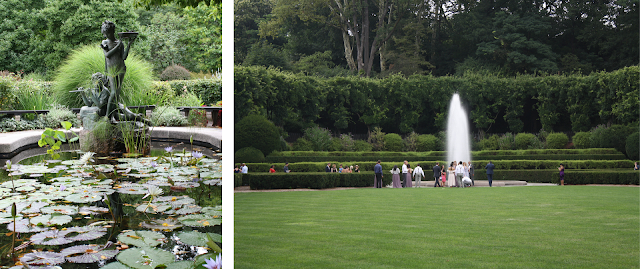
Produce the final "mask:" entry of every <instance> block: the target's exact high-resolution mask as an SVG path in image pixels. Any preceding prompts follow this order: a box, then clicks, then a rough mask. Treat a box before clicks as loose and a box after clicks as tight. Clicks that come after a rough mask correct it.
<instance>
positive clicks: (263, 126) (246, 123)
mask: <svg viewBox="0 0 640 269" xmlns="http://www.w3.org/2000/svg"><path fill="white" fill-rule="evenodd" d="M234 132H235V134H234V138H235V139H234V140H235V142H234V147H235V148H237V149H239V148H244V147H254V148H257V149H259V150H260V151H262V153H263V154H264V155H265V156H267V155H269V153H271V152H272V151H274V150H277V149H279V148H280V133H279V132H278V128H277V127H276V126H275V125H274V124H273V123H272V122H271V121H269V120H268V119H267V118H265V117H264V116H261V115H249V116H246V117H244V118H243V119H241V120H240V121H239V122H238V123H236V124H235V126H234Z"/></svg>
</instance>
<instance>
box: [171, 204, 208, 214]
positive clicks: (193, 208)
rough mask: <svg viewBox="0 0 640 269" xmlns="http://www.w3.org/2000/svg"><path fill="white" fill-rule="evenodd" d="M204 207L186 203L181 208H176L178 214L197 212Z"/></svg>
mask: <svg viewBox="0 0 640 269" xmlns="http://www.w3.org/2000/svg"><path fill="white" fill-rule="evenodd" d="M201 209H202V207H200V206H197V205H185V206H183V207H182V208H181V209H179V210H176V214H181V215H183V214H193V213H197V212H200V210H201Z"/></svg>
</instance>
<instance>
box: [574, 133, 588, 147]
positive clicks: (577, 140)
mask: <svg viewBox="0 0 640 269" xmlns="http://www.w3.org/2000/svg"><path fill="white" fill-rule="evenodd" d="M572 140H573V145H574V146H575V147H576V148H577V149H588V148H589V147H591V133H590V132H578V133H576V134H575V135H573V138H572Z"/></svg>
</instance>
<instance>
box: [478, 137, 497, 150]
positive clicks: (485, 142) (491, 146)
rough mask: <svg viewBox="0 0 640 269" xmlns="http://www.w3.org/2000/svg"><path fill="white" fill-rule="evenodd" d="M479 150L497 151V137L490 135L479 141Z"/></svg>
mask: <svg viewBox="0 0 640 269" xmlns="http://www.w3.org/2000/svg"><path fill="white" fill-rule="evenodd" d="M480 148H481V149H482V150H496V149H498V135H492V136H490V137H487V138H484V139H482V140H480Z"/></svg>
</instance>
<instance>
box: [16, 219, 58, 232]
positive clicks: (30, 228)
mask: <svg viewBox="0 0 640 269" xmlns="http://www.w3.org/2000/svg"><path fill="white" fill-rule="evenodd" d="M13 226H14V225H13V221H12V222H9V224H7V230H9V231H12V232H17V233H37V232H42V231H46V230H49V228H45V227H37V226H35V225H32V224H31V223H30V222H29V219H21V220H16V224H15V226H16V229H15V231H14V230H13Z"/></svg>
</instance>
